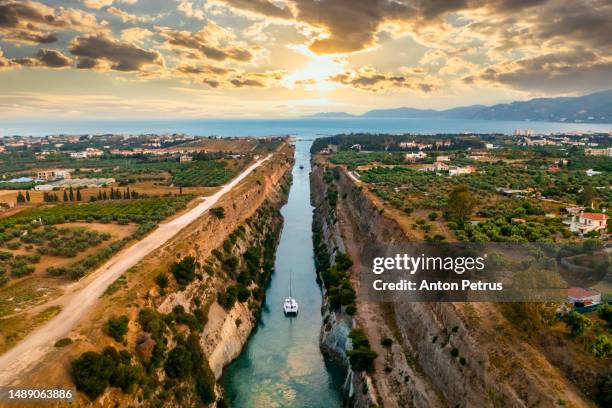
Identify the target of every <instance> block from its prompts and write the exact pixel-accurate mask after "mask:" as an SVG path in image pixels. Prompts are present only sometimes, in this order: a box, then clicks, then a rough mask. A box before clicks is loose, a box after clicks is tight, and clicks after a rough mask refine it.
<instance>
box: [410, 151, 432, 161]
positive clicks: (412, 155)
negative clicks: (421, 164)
mask: <svg viewBox="0 0 612 408" xmlns="http://www.w3.org/2000/svg"><path fill="white" fill-rule="evenodd" d="M425 157H427V153H424V152H421V151H419V152H411V153H406V156H404V160H406V161H409V162H413V161H417V160H419V159H424V158H425Z"/></svg>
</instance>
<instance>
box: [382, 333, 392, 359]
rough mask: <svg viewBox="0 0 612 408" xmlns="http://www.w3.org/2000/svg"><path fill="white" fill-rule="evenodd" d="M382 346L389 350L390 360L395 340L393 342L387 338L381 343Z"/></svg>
mask: <svg viewBox="0 0 612 408" xmlns="http://www.w3.org/2000/svg"><path fill="white" fill-rule="evenodd" d="M380 345H381V346H383V347H384V348H385V350H387V358H389V352H390V351H391V346H393V340H391V339H390V338H389V337H385V338H384V339H382V340H381V341H380Z"/></svg>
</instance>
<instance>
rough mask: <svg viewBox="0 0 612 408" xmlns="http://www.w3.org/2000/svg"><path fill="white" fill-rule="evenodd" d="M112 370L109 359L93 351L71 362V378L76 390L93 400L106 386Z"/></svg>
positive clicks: (112, 366)
mask: <svg viewBox="0 0 612 408" xmlns="http://www.w3.org/2000/svg"><path fill="white" fill-rule="evenodd" d="M113 368H114V363H113V360H112V359H111V358H109V357H107V356H105V355H102V354H100V353H96V352H93V351H88V352H85V353H83V354H82V355H81V356H80V357H79V358H77V359H76V360H74V361H73V362H72V377H73V379H74V384H75V385H76V388H77V390H79V391H81V392H83V393H84V394H85V395H87V397H88V398H89V399H90V400H92V401H93V400H95V399H96V398H97V397H98V396H99V395H100V394H102V393H103V392H104V390H105V389H106V387H107V386H108V382H109V380H110V377H111V375H112V374H113Z"/></svg>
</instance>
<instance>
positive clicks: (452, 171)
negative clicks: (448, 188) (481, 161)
mask: <svg viewBox="0 0 612 408" xmlns="http://www.w3.org/2000/svg"><path fill="white" fill-rule="evenodd" d="M475 172H476V167H474V166H465V167H457V166H451V167H449V168H448V174H449V175H451V176H459V175H462V174H472V173H475Z"/></svg>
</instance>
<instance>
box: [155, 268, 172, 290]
mask: <svg viewBox="0 0 612 408" xmlns="http://www.w3.org/2000/svg"><path fill="white" fill-rule="evenodd" d="M155 283H157V286H159V287H160V288H162V289H165V288H167V287H168V283H169V281H168V275H166V274H165V273H163V272H162V273H160V274H159V275H157V276H156V277H155Z"/></svg>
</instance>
